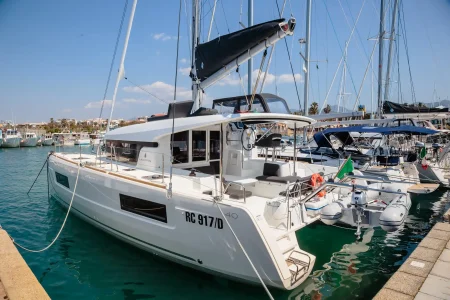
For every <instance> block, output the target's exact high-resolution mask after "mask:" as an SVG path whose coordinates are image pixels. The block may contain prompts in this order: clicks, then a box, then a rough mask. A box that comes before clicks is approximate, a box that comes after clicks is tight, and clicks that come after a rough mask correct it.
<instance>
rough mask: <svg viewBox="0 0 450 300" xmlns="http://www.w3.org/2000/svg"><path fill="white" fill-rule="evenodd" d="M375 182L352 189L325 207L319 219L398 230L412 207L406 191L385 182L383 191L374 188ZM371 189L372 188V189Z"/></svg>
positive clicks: (359, 226)
mask: <svg viewBox="0 0 450 300" xmlns="http://www.w3.org/2000/svg"><path fill="white" fill-rule="evenodd" d="M377 187H378V186H377V184H371V185H369V186H368V188H367V189H368V190H367V191H360V190H356V189H354V190H353V191H352V193H350V194H349V195H347V196H345V197H342V198H340V199H339V200H338V201H336V202H333V203H331V204H330V205H327V206H326V207H324V208H323V209H322V211H321V214H320V219H321V221H322V222H323V223H325V224H327V225H335V224H337V223H342V224H346V225H350V226H354V227H357V229H358V230H357V233H356V234H357V235H359V234H360V229H361V228H369V227H379V226H381V228H382V229H383V230H385V231H387V232H393V231H397V230H398V229H400V228H401V227H402V225H403V224H404V223H405V220H406V216H407V215H408V211H409V209H410V208H411V199H410V196H409V194H408V193H407V192H402V191H401V190H398V191H394V190H393V188H394V186H392V185H391V186H390V187H389V186H384V189H385V190H386V191H388V190H389V192H388V193H385V192H377V191H376V190H379V189H378V188H377ZM371 189H372V190H371Z"/></svg>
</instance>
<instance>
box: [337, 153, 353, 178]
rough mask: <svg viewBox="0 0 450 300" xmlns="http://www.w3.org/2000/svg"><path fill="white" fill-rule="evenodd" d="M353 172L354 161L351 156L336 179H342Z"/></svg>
mask: <svg viewBox="0 0 450 300" xmlns="http://www.w3.org/2000/svg"><path fill="white" fill-rule="evenodd" d="M353 170H354V168H353V161H352V160H351V156H349V157H348V158H347V160H346V161H345V162H344V164H343V165H342V166H341V168H340V169H339V171H338V172H337V174H336V177H337V178H339V179H342V178H344V176H345V175H346V174H348V173H350V172H353Z"/></svg>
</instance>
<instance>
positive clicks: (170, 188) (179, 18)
mask: <svg viewBox="0 0 450 300" xmlns="http://www.w3.org/2000/svg"><path fill="white" fill-rule="evenodd" d="M180 23H181V0H180V8H179V11H178V39H177V57H176V60H175V86H174V92H173V103H174V105H173V107H172V109H173V115H172V137H171V141H170V152H171V155H170V157H171V158H172V159H171V163H170V179H169V189H168V192H167V196H168V198H169V199H170V198H172V175H173V143H174V136H175V101H177V81H178V55H179V52H180ZM169 117H170V116H169Z"/></svg>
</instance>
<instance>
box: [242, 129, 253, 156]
mask: <svg viewBox="0 0 450 300" xmlns="http://www.w3.org/2000/svg"><path fill="white" fill-rule="evenodd" d="M255 141H256V133H255V129H253V128H252V127H248V128H245V129H244V130H242V134H241V144H242V148H244V150H246V151H251V150H252V149H253V148H254V147H255Z"/></svg>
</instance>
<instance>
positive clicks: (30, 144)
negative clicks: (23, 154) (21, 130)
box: [20, 137, 38, 147]
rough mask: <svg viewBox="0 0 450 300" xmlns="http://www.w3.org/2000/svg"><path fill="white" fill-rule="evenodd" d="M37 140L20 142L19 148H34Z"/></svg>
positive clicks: (31, 139)
mask: <svg viewBox="0 0 450 300" xmlns="http://www.w3.org/2000/svg"><path fill="white" fill-rule="evenodd" d="M37 142H38V138H37V137H34V138H27V139H23V140H22V141H20V147H36V145H37Z"/></svg>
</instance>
